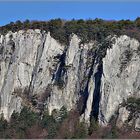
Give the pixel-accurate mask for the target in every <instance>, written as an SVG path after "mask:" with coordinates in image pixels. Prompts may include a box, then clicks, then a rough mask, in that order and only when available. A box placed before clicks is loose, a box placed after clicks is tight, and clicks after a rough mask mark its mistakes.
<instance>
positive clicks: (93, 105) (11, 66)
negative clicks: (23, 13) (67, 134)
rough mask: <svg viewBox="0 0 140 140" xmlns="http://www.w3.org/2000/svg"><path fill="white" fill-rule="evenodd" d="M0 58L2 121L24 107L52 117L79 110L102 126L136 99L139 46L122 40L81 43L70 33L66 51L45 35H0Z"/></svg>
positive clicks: (139, 89) (139, 75) (139, 92)
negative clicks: (63, 110) (56, 111)
mask: <svg viewBox="0 0 140 140" xmlns="http://www.w3.org/2000/svg"><path fill="white" fill-rule="evenodd" d="M0 53H1V54H0V78H1V81H0V112H3V113H4V116H5V118H6V119H9V118H10V116H11V114H12V112H13V111H14V110H16V111H20V110H21V108H22V106H23V105H29V106H31V107H32V109H34V110H35V111H38V110H40V108H39V106H41V105H42V106H43V107H45V108H48V110H49V112H50V113H51V112H52V111H53V110H54V109H60V108H61V107H62V106H65V107H67V109H68V110H71V109H78V110H79V112H80V114H81V119H83V120H85V121H86V122H89V120H90V118H91V116H94V117H95V118H96V119H98V120H99V122H100V124H101V125H106V124H108V123H109V121H110V119H111V117H112V116H113V115H114V114H115V112H116V111H118V109H119V105H120V104H121V103H122V102H123V100H126V99H127V98H128V97H130V96H135V97H139V96H140V63H139V62H140V44H139V42H138V41H137V40H135V39H133V38H130V37H128V36H126V35H122V36H120V37H117V36H113V37H111V36H109V37H108V38H106V39H105V40H104V41H103V42H97V41H96V40H93V41H91V42H89V43H85V44H82V43H81V40H80V39H79V38H78V36H76V35H75V34H72V35H71V37H70V42H69V45H67V46H64V45H61V44H60V43H59V42H58V41H56V40H55V39H53V38H52V37H51V36H50V33H49V32H48V33H46V32H42V31H40V30H37V29H36V30H27V31H23V30H21V31H18V32H15V33H12V32H9V33H8V34H6V35H1V36H0ZM33 101H34V102H35V105H32V102H33ZM80 101H81V102H80ZM119 112H122V111H119ZM120 118H121V117H120V116H119V119H120Z"/></svg>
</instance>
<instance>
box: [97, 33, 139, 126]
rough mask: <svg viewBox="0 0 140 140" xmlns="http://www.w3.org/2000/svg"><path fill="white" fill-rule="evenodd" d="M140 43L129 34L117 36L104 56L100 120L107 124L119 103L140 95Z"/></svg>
mask: <svg viewBox="0 0 140 140" xmlns="http://www.w3.org/2000/svg"><path fill="white" fill-rule="evenodd" d="M139 47H140V44H139V42H138V41H137V40H135V39H132V38H130V37H127V36H125V35H124V36H121V37H119V38H116V41H115V44H113V46H112V48H111V49H107V54H106V56H105V58H103V76H102V79H101V89H100V92H101V99H100V107H99V109H100V113H99V121H100V123H101V124H102V125H106V124H107V123H108V122H109V120H110V118H111V116H112V115H113V114H114V112H115V111H117V110H118V106H119V104H121V103H122V101H123V100H126V99H127V98H128V97H130V96H134V97H139V96H140V88H139V87H140V82H138V81H139V80H138V79H139V76H140V63H139V61H140V55H139Z"/></svg>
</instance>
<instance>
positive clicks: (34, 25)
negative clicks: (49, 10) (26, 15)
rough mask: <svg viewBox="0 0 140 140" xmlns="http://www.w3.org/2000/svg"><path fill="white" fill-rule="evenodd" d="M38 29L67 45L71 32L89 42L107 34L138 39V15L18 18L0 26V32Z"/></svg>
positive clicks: (139, 33) (98, 39)
mask: <svg viewBox="0 0 140 140" xmlns="http://www.w3.org/2000/svg"><path fill="white" fill-rule="evenodd" d="M27 29H40V30H45V31H46V32H48V31H50V33H51V36H52V37H53V38H55V39H56V40H58V41H59V42H60V43H62V44H65V45H67V44H68V42H69V37H70V35H71V34H72V33H74V34H76V35H78V36H79V37H80V38H81V40H82V42H83V43H85V42H89V41H91V40H97V41H102V40H103V39H104V38H106V37H107V36H108V35H112V34H116V35H122V34H126V35H129V36H130V37H134V38H136V39H139V36H140V17H138V18H136V20H134V21H131V20H119V21H115V20H110V21H106V20H102V19H99V18H96V19H94V20H91V19H89V20H83V19H79V20H75V19H72V20H70V21H65V20H62V19H60V18H58V19H52V20H50V21H30V20H28V19H27V20H25V21H23V22H21V21H20V20H18V21H16V22H10V23H9V24H7V25H5V26H1V27H0V33H1V34H6V33H7V32H8V31H12V32H16V31H19V30H27Z"/></svg>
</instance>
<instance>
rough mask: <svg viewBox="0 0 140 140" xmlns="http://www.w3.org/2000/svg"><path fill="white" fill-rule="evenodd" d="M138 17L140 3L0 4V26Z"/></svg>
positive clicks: (139, 14)
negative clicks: (17, 22) (41, 21)
mask: <svg viewBox="0 0 140 140" xmlns="http://www.w3.org/2000/svg"><path fill="white" fill-rule="evenodd" d="M138 16H140V2H136V1H135V2H111V1H110V2H91V1H87V2H86V1H84V2H74V1H71V2H66V1H65V2H64V1H63V2H47V1H46V2H45V1H44V2H43V1H42V2H31V1H30V2H27V1H26V2H0V25H5V24H7V23H9V22H11V21H16V20H21V21H24V20H26V19H29V20H49V19H53V18H62V19H68V20H69V19H72V18H75V19H80V18H83V19H89V18H91V19H95V18H102V19H106V20H113V19H115V20H120V19H131V20H134V19H135V18H136V17H138Z"/></svg>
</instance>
